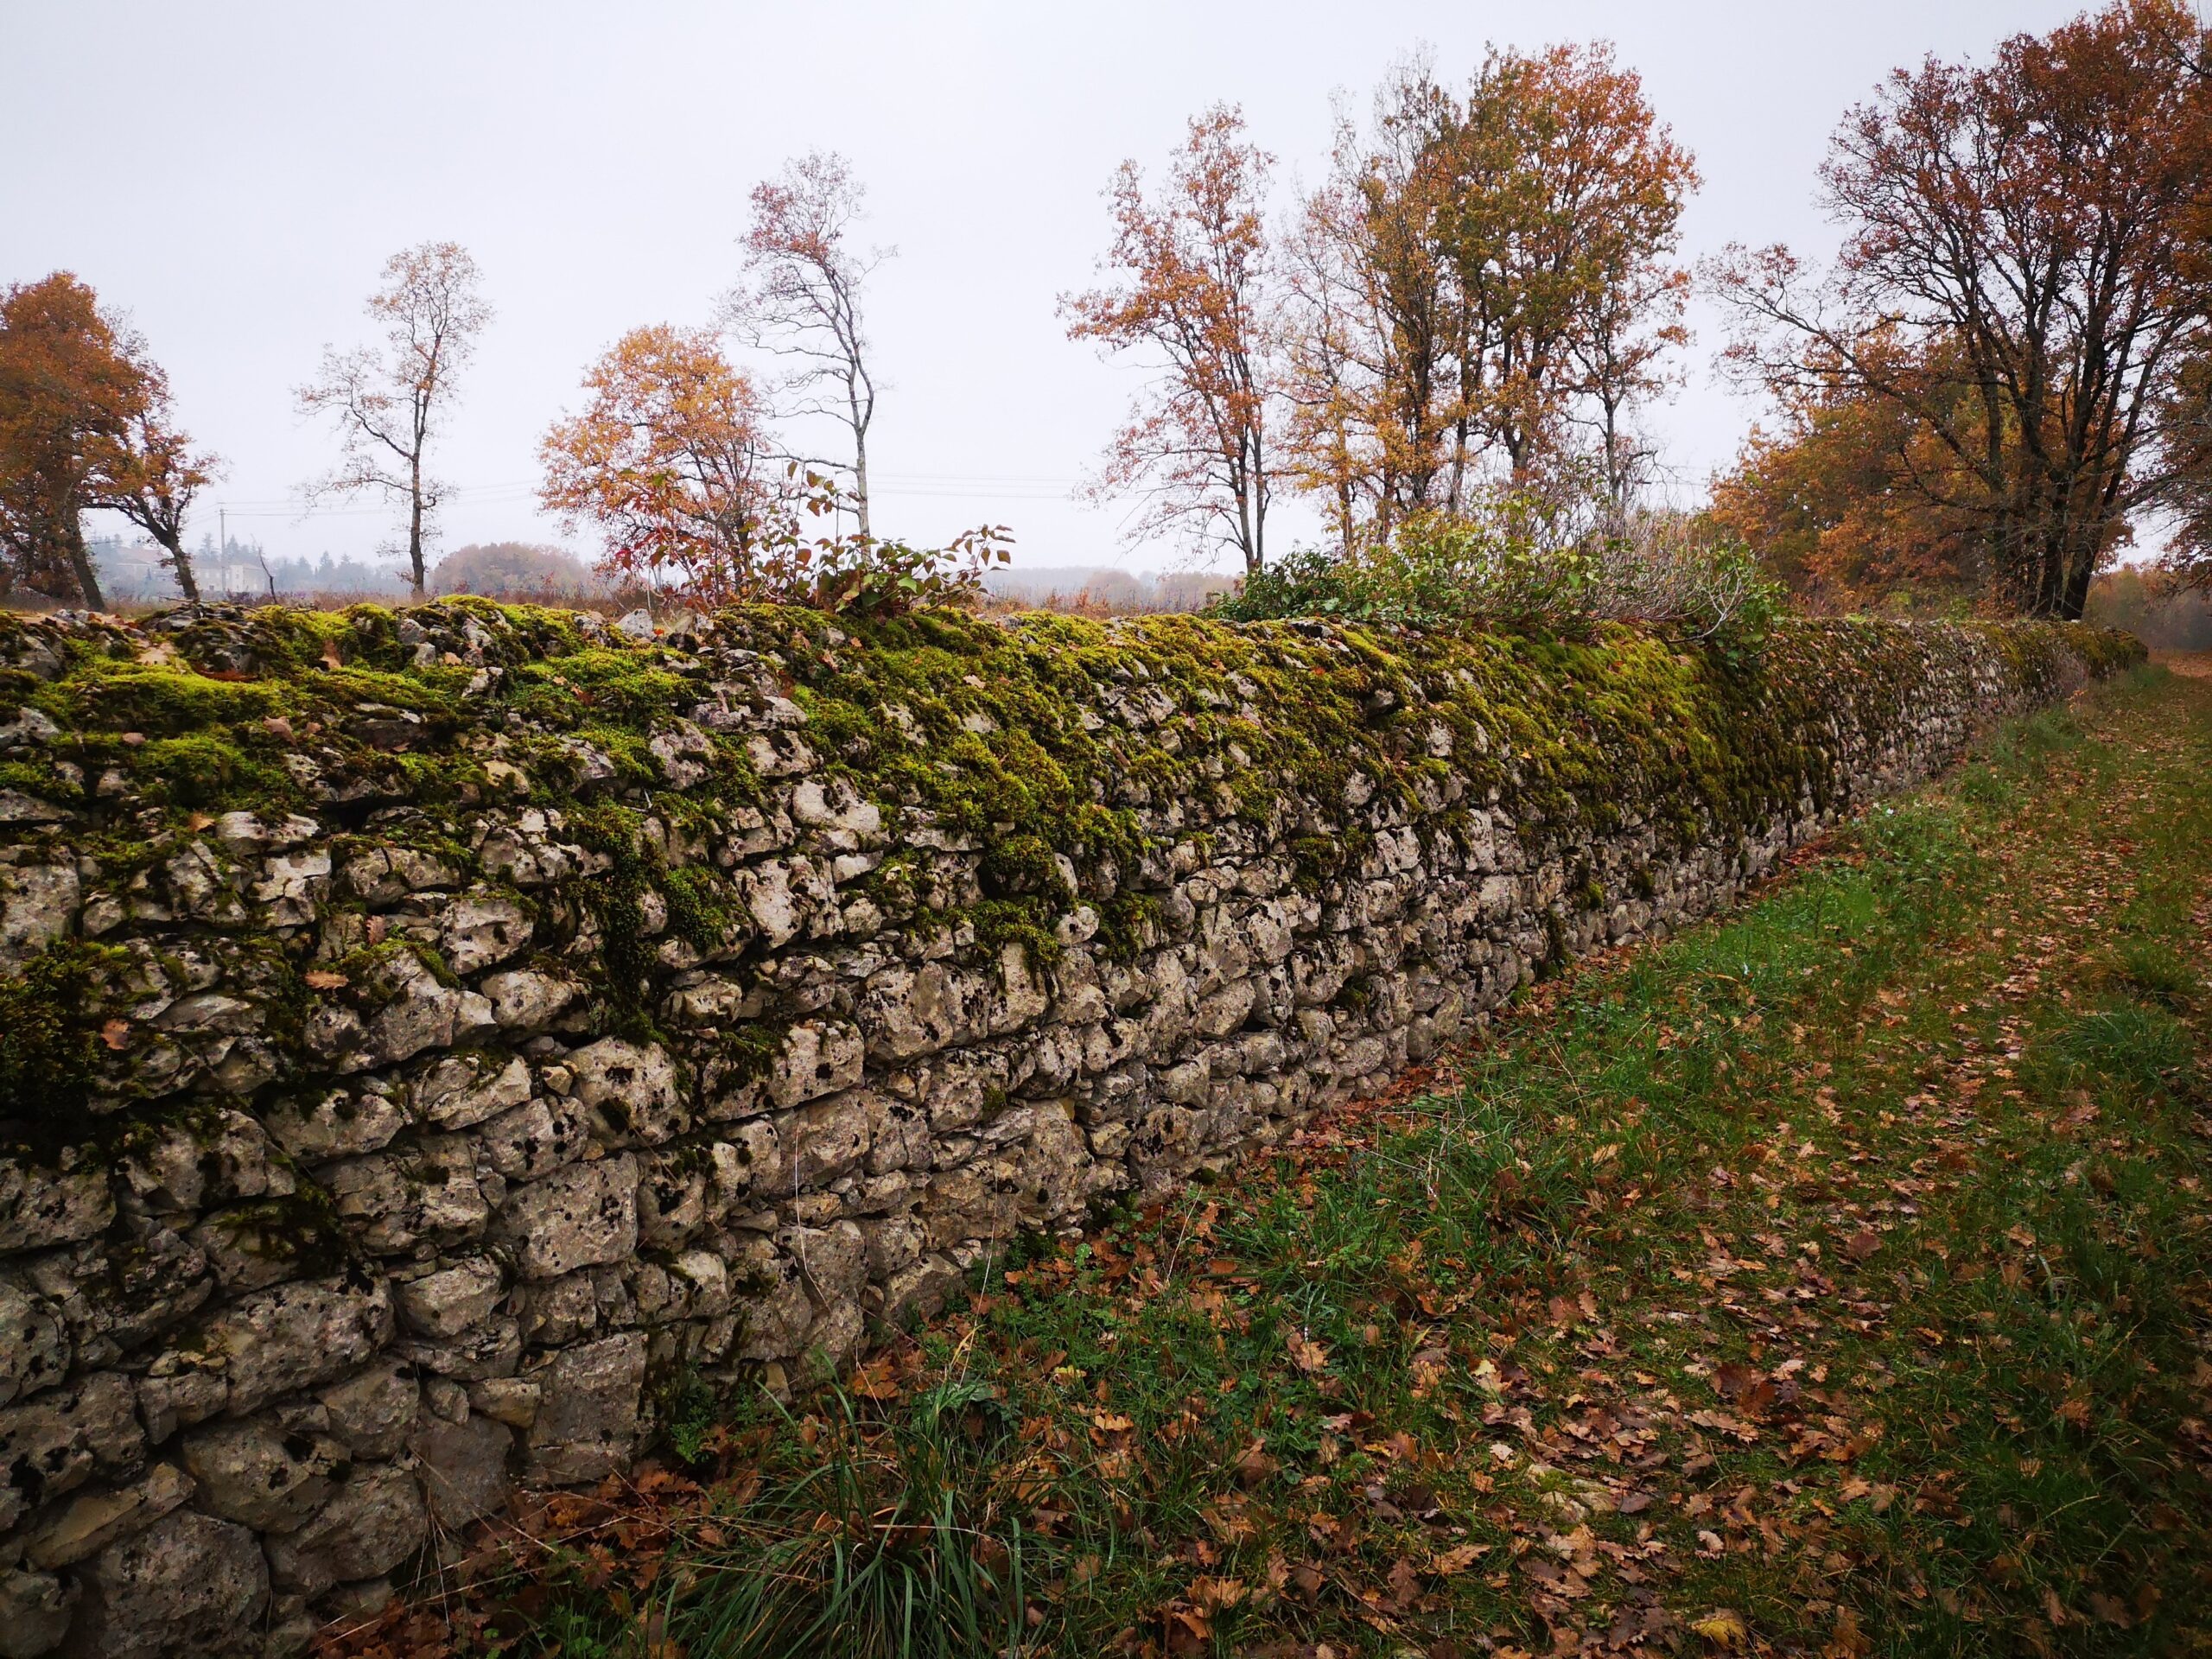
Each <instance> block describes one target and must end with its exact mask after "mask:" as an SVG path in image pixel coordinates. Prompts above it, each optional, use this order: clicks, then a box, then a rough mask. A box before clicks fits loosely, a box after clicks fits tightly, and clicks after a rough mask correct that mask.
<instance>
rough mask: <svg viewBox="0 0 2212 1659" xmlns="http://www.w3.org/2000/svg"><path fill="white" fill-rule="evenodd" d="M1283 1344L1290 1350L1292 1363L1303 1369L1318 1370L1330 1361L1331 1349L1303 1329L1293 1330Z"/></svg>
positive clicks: (1307, 1370) (1308, 1370)
mask: <svg viewBox="0 0 2212 1659" xmlns="http://www.w3.org/2000/svg"><path fill="white" fill-rule="evenodd" d="M1283 1346H1284V1347H1286V1348H1287V1349H1288V1350H1289V1351H1290V1362H1291V1363H1292V1364H1294V1365H1295V1366H1297V1367H1298V1369H1299V1370H1301V1371H1306V1372H1313V1371H1318V1370H1321V1369H1322V1368H1323V1367H1324V1366H1325V1365H1326V1364H1327V1363H1329V1351H1328V1350H1327V1349H1326V1348H1325V1347H1323V1346H1322V1345H1321V1344H1319V1343H1318V1342H1316V1341H1314V1340H1313V1338H1311V1337H1309V1336H1307V1335H1306V1333H1305V1332H1303V1331H1294V1332H1291V1333H1290V1335H1289V1336H1288V1337H1287V1338H1284V1340H1283Z"/></svg>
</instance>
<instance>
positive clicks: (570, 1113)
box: [472, 1097, 591, 1181]
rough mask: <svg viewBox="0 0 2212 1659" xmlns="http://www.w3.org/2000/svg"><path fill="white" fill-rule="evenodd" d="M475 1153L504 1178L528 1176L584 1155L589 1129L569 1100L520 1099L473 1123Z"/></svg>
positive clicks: (529, 1178)
mask: <svg viewBox="0 0 2212 1659" xmlns="http://www.w3.org/2000/svg"><path fill="white" fill-rule="evenodd" d="M472 1139H473V1141H474V1145H475V1147H476V1152H477V1155H478V1156H479V1157H480V1158H481V1159H482V1160H484V1161H485V1162H486V1164H488V1165H490V1166H491V1167H492V1168H493V1169H494V1170H496V1171H497V1172H498V1173H499V1174H500V1175H501V1176H503V1177H504V1178H505V1179H508V1180H510V1181H534V1180H537V1179H539V1178H540V1177H542V1176H545V1175H550V1174H551V1173H553V1172H554V1171H555V1170H556V1169H559V1168H561V1167H563V1166H564V1165H567V1164H572V1163H574V1162H575V1160H577V1159H579V1158H581V1157H582V1156H583V1155H584V1153H585V1150H586V1149H587V1148H588V1147H589V1146H590V1145H591V1132H590V1129H589V1127H588V1124H587V1123H586V1122H585V1119H584V1114H583V1109H582V1107H580V1106H578V1105H576V1104H575V1103H574V1102H573V1101H569V1100H563V1099H559V1098H555V1099H551V1100H547V1099H544V1098H542V1097H541V1098H537V1099H532V1100H527V1101H524V1103H522V1104H521V1105H519V1106H518V1107H516V1108H515V1109H513V1110H512V1111H509V1112H505V1113H503V1114H501V1115H500V1116H498V1117H495V1118H493V1120H492V1121H491V1122H488V1123H486V1124H484V1125H482V1126H481V1127H480V1128H478V1129H477V1130H476V1132H475V1134H474V1136H473V1137H472Z"/></svg>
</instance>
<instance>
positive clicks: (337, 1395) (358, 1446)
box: [315, 1359, 423, 1458]
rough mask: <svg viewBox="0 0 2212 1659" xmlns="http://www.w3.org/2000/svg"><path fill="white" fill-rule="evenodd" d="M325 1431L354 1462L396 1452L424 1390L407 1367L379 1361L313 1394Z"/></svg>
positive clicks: (412, 1425) (394, 1454)
mask: <svg viewBox="0 0 2212 1659" xmlns="http://www.w3.org/2000/svg"><path fill="white" fill-rule="evenodd" d="M315 1398H316V1400H317V1401H318V1402H320V1403H321V1406H322V1408H323V1410H324V1412H325V1413H326V1414H327V1421H328V1423H329V1425H330V1432H331V1433H332V1434H334V1436H336V1437H337V1438H338V1439H339V1440H342V1441H343V1442H345V1444H346V1448H347V1449H348V1450H349V1451H351V1452H353V1455H354V1456H355V1457H359V1458H390V1457H395V1456H397V1454H398V1452H399V1449H400V1446H402V1445H403V1444H404V1442H405V1440H406V1438H407V1434H408V1431H409V1430H410V1429H411V1428H412V1427H414V1426H415V1421H416V1416H417V1415H418V1414H419V1413H420V1411H421V1408H422V1400H423V1390H422V1387H421V1385H420V1384H419V1383H416V1380H415V1378H414V1377H413V1376H411V1375H410V1373H409V1371H408V1370H407V1368H406V1367H404V1366H403V1365H401V1364H400V1363H398V1362H397V1361H395V1360H391V1359H379V1360H378V1361H376V1362H374V1363H372V1364H370V1365H368V1366H366V1367H365V1368H364V1369H363V1370H359V1371H357V1372H355V1373H354V1374H353V1376H348V1377H344V1378H341V1379H340V1380H339V1381H338V1382H335V1383H330V1384H328V1385H327V1386H326V1387H324V1388H323V1389H321V1390H320V1391H319V1392H318V1393H317V1394H316V1395H315Z"/></svg>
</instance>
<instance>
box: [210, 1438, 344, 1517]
mask: <svg viewBox="0 0 2212 1659" xmlns="http://www.w3.org/2000/svg"><path fill="white" fill-rule="evenodd" d="M183 1457H184V1466H185V1467H186V1468H187V1469H188V1470H189V1471H191V1473H192V1478H193V1482H194V1487H195V1490H196V1491H197V1493H198V1497H199V1506H200V1508H201V1509H203V1510H207V1512H208V1513H209V1514H211V1515H219V1516H222V1518H223V1519H224V1520H226V1521H236V1522H240V1523H242V1524H243V1525H245V1526H249V1527H251V1528H253V1529H255V1530H256V1531H257V1532H289V1531H290V1530H292V1529H294V1528H295V1527H297V1526H299V1525H301V1524H302V1522H305V1521H306V1520H307V1518H308V1516H311V1515H313V1514H314V1513H315V1511H316V1510H318V1509H320V1508H321V1506H322V1504H323V1503H324V1502H325V1501H326V1500H327V1498H328V1497H330V1495H331V1493H332V1492H333V1491H334V1490H335V1489H336V1485H337V1483H338V1482H339V1481H340V1480H342V1479H343V1478H345V1476H346V1472H347V1471H348V1469H349V1468H350V1465H351V1454H350V1453H349V1452H347V1451H346V1447H345V1446H342V1445H340V1443H339V1442H338V1441H336V1440H332V1439H329V1438H327V1436H322V1435H313V1434H302V1433H291V1432H288V1431H286V1430H284V1429H283V1428H282V1427H278V1425H277V1424H276V1423H274V1422H272V1421H270V1420H268V1419H266V1418H248V1419H245V1420H238V1419H232V1420H230V1421H224V1422H219V1423H213V1424H210V1425H208V1426H207V1427H204V1428H200V1429H195V1430H194V1431H193V1432H192V1433H189V1434H188V1435H186V1436H185V1437H184V1442H183Z"/></svg>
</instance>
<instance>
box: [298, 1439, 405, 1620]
mask: <svg viewBox="0 0 2212 1659" xmlns="http://www.w3.org/2000/svg"><path fill="white" fill-rule="evenodd" d="M428 1524H429V1513H428V1511H427V1510H426V1509H425V1507H424V1505H423V1492H422V1489H421V1488H420V1487H419V1486H418V1485H416V1482H415V1478H414V1477H413V1476H411V1475H410V1474H409V1473H408V1472H407V1471H405V1470H404V1469H402V1468H400V1467H399V1466H398V1465H396V1464H389V1463H385V1464H376V1465H371V1466H369V1467H366V1468H361V1467H356V1468H355V1469H354V1471H353V1478H352V1479H350V1480H348V1481H347V1482H346V1484H344V1485H342V1486H340V1487H339V1488H338V1490H337V1493H336V1495H335V1496H334V1497H332V1498H331V1500H330V1502H329V1503H327V1504H325V1505H324V1506H323V1509H322V1510H321V1513H320V1514H318V1515H317V1516H315V1518H314V1519H313V1520H311V1521H309V1522H308V1523H307V1524H306V1525H305V1526H302V1527H300V1528H299V1529H296V1530H295V1531H291V1532H287V1533H283V1534H279V1535H276V1536H273V1537H271V1538H270V1539H269V1540H268V1544H267V1548H268V1553H269V1573H270V1580H271V1582H273V1583H275V1584H276V1585H277V1586H279V1587H280V1588H283V1589H286V1590H296V1591H298V1592H300V1593H301V1594H302V1595H305V1596H308V1597H309V1598H313V1597H315V1596H319V1595H321V1593H322V1592H324V1591H325V1590H327V1589H329V1588H330V1586H333V1585H334V1584H340V1583H344V1582H346V1581H348V1580H358V1579H365V1578H370V1577H373V1576H375V1575H377V1574H379V1573H388V1572H390V1571H391V1569H392V1568H393V1567H397V1566H398V1565H399V1564H400V1562H402V1561H404V1560H406V1559H407V1558H408V1557H409V1556H410V1555H411V1554H414V1553H415V1552H416V1549H418V1548H421V1546H422V1542H423V1531H424V1529H425V1528H426V1527H427V1526H428Z"/></svg>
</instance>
